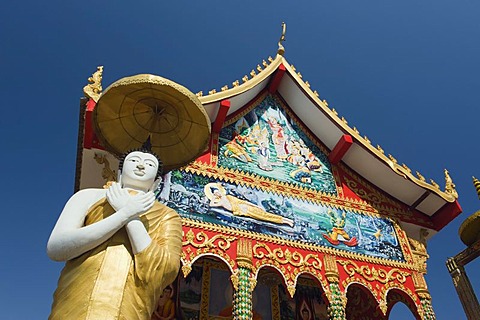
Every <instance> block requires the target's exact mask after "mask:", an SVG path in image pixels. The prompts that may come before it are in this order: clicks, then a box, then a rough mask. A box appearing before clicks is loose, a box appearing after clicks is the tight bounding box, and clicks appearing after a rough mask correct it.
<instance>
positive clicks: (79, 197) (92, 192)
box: [69, 188, 107, 205]
mask: <svg viewBox="0 0 480 320" xmlns="http://www.w3.org/2000/svg"><path fill="white" fill-rule="evenodd" d="M106 193H107V190H106V189H97V188H89V189H82V190H80V191H77V192H75V193H74V194H73V196H72V197H71V198H70V200H69V201H74V202H84V203H86V204H89V205H93V204H94V203H95V202H97V201H99V200H100V199H102V198H105V196H106Z"/></svg>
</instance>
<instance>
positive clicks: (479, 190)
mask: <svg viewBox="0 0 480 320" xmlns="http://www.w3.org/2000/svg"><path fill="white" fill-rule="evenodd" d="M472 178H473V185H474V186H475V189H476V190H477V195H478V199H480V181H479V180H478V179H477V178H475V177H472Z"/></svg>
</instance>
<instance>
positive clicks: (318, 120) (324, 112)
mask: <svg viewBox="0 0 480 320" xmlns="http://www.w3.org/2000/svg"><path fill="white" fill-rule="evenodd" d="M262 65H263V67H262ZM280 67H283V68H284V69H285V70H286V72H285V76H283V77H281V80H280V84H279V85H278V90H277V94H279V95H280V96H281V97H282V98H283V99H284V100H285V102H286V103H287V104H288V105H289V106H290V107H291V108H292V109H293V111H294V112H295V113H296V114H297V116H298V117H299V118H300V119H301V121H302V122H303V123H304V124H305V126H306V127H307V128H308V129H309V130H310V131H311V132H312V133H313V134H314V135H315V136H317V137H318V139H319V140H320V141H322V143H323V144H325V146H326V147H327V148H328V149H330V150H333V149H334V147H335V146H336V144H337V142H338V141H339V140H340V139H341V137H342V136H344V135H349V136H351V137H352V139H353V145H352V146H351V147H350V148H349V150H348V152H346V154H345V155H344V156H343V158H342V161H343V163H344V164H346V165H347V166H348V167H349V168H350V169H352V170H353V171H355V172H356V173H358V174H359V175H360V176H362V177H363V178H365V179H366V180H368V181H369V182H370V183H372V184H373V185H374V186H376V187H377V188H378V189H380V190H383V191H384V192H386V193H387V194H389V195H391V196H392V197H393V198H395V199H397V200H399V201H400V202H401V203H404V204H405V205H407V206H408V207H409V208H411V210H412V211H418V212H420V213H422V214H424V215H426V216H427V217H429V218H430V219H431V221H432V223H433V225H434V227H433V228H431V229H432V231H439V230H440V229H442V228H443V227H444V226H446V225H447V224H448V223H449V222H450V221H451V220H453V219H454V218H455V217H456V216H457V215H459V214H460V213H461V207H460V205H459V203H458V201H457V197H458V196H457V194H456V191H455V190H454V189H453V191H454V192H452V189H451V188H449V187H450V185H451V184H452V183H451V179H450V177H449V176H448V177H447V176H446V180H447V188H446V189H445V191H443V190H441V189H440V187H439V185H438V184H437V183H436V182H434V181H433V180H431V183H428V182H427V181H426V179H425V178H424V177H423V176H422V175H421V174H420V173H419V172H418V171H417V172H416V174H414V173H413V172H412V170H411V169H410V168H409V167H408V166H407V165H405V164H402V163H398V162H397V160H396V159H395V158H394V157H393V156H392V155H390V154H386V153H385V152H384V151H383V149H382V148H381V147H380V146H374V145H372V143H371V142H370V140H369V139H368V138H367V137H366V136H362V135H361V134H360V132H359V131H358V129H357V128H355V127H353V128H352V127H350V126H349V125H348V122H347V120H346V119H345V118H344V117H342V116H340V115H338V113H337V111H336V110H335V109H333V108H330V107H329V106H328V103H327V101H325V100H323V99H322V98H321V97H320V96H319V94H318V93H317V92H316V91H315V90H314V89H313V88H311V86H310V84H309V83H308V81H304V80H303V79H302V75H301V74H300V72H298V71H297V70H296V69H295V67H294V66H293V65H291V64H289V63H288V61H287V60H286V59H285V57H284V56H282V55H280V54H277V56H276V57H275V59H271V58H270V59H269V62H265V60H264V62H263V64H259V65H258V66H257V68H256V69H254V70H252V72H251V76H250V77H248V76H245V77H244V78H243V80H242V81H243V83H242V84H239V82H240V81H239V82H234V84H235V86H233V87H232V88H228V86H224V87H223V88H222V90H221V91H219V92H216V90H212V91H210V94H209V95H203V96H200V101H201V102H202V104H203V105H204V107H205V109H206V111H207V113H208V115H209V117H210V119H211V120H212V122H213V121H214V120H215V118H216V115H217V113H218V110H219V106H220V102H221V101H224V100H229V101H230V108H229V110H228V114H227V117H228V115H230V114H232V113H235V112H236V111H237V110H239V109H240V108H242V107H243V106H244V105H246V104H247V103H248V102H249V101H251V100H252V99H253V98H254V97H255V96H256V95H257V94H259V93H260V92H262V90H265V89H268V86H269V85H270V83H271V82H272V80H273V78H274V77H275V74H276V72H277V71H278V70H279V68H280ZM447 174H448V173H447ZM448 181H450V184H449V182H448ZM405 227H406V229H407V230H409V229H411V228H414V227H415V225H414V224H411V223H410V224H406V225H405ZM431 234H432V233H431Z"/></svg>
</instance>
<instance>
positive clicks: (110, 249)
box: [47, 149, 182, 320]
mask: <svg viewBox="0 0 480 320" xmlns="http://www.w3.org/2000/svg"><path fill="white" fill-rule="evenodd" d="M161 166H162V163H161V161H160V160H159V159H158V157H156V156H155V155H154V154H153V153H151V152H150V151H149V150H147V149H142V150H140V151H134V152H130V153H128V154H127V155H126V156H125V158H124V159H123V161H121V162H120V166H119V171H120V172H121V176H120V179H119V182H118V183H113V184H112V185H111V186H110V187H109V188H108V189H85V190H81V191H79V192H77V193H75V194H74V195H73V196H72V197H71V198H70V200H68V202H67V204H66V205H65V207H64V209H63V211H62V213H61V215H60V217H59V219H58V221H57V223H56V225H55V227H54V229H53V231H52V234H51V236H50V239H49V241H48V245H47V252H48V255H49V256H50V257H51V258H52V259H53V260H57V261H66V264H65V267H64V269H63V271H62V273H61V275H60V279H59V281H58V287H57V290H56V291H55V294H54V301H53V305H52V312H51V314H50V318H49V319H62V320H64V319H75V320H79V319H82V320H83V319H92V320H97V319H125V320H126V319H128V320H130V319H138V320H147V319H148V320H149V319H150V318H151V316H152V314H153V312H154V311H155V309H156V307H157V302H158V301H159V298H160V295H161V294H162V292H163V289H164V288H165V287H166V286H167V285H169V284H170V283H171V282H173V280H174V279H175V277H176V275H177V273H178V270H179V266H180V253H181V245H182V242H181V241H182V225H181V220H180V217H179V216H178V214H177V213H176V212H175V211H174V210H172V209H170V208H168V207H166V206H165V205H163V204H161V203H159V202H158V201H156V200H155V196H154V194H153V191H152V190H154V188H155V187H156V185H157V184H156V182H158V178H159V176H160V173H161V171H162V170H161V168H162V167H161ZM156 179H157V180H156Z"/></svg>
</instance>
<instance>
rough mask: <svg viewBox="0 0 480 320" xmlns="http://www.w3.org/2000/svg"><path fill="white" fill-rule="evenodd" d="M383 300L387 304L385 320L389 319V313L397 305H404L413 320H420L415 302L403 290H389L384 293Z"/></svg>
mask: <svg viewBox="0 0 480 320" xmlns="http://www.w3.org/2000/svg"><path fill="white" fill-rule="evenodd" d="M384 299H385V301H386V303H387V314H386V315H387V319H388V318H389V317H390V312H391V311H392V309H393V307H394V306H395V305H396V304H397V303H403V304H404V305H406V306H407V307H408V309H409V310H410V311H411V312H412V314H413V316H414V317H415V319H417V320H420V319H422V317H421V315H420V313H419V308H418V305H417V304H416V303H415V300H414V299H413V298H412V297H411V296H410V295H409V294H408V293H407V292H405V291H404V290H402V289H400V288H396V287H394V288H390V289H389V290H387V292H386V293H385V298H384Z"/></svg>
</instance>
